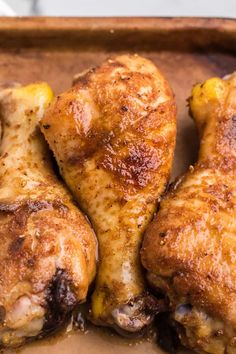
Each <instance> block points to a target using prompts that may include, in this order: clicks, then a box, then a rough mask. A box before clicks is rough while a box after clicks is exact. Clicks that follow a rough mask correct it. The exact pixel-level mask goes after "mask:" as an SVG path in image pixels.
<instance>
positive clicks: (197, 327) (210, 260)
mask: <svg viewBox="0 0 236 354" xmlns="http://www.w3.org/2000/svg"><path fill="white" fill-rule="evenodd" d="M189 103H190V112H191V114H192V116H193V118H194V120H195V122H196V124H197V127H198V129H199V133H200V137H201V146H200V152H199V159H198V162H197V163H196V164H195V166H192V167H191V168H190V169H189V171H188V172H187V173H186V174H185V175H184V176H183V177H182V178H181V179H180V180H179V181H178V183H177V184H176V185H174V186H173V188H171V189H170V191H169V193H168V194H167V195H166V196H165V198H164V200H163V201H162V202H161V204H160V211H159V213H158V215H157V217H156V218H155V220H154V221H153V222H152V223H151V225H150V226H149V227H148V230H147V232H146V234H145V237H144V243H143V247H142V252H141V254H142V263H143V265H144V267H145V268H146V269H147V270H148V279H149V282H150V283H151V284H152V286H154V287H155V288H157V289H159V290H161V291H163V292H165V293H167V294H168V296H169V299H170V307H171V310H172V312H173V315H172V318H173V321H174V323H175V324H177V325H178V326H177V328H178V331H179V335H180V339H181V341H182V343H183V344H185V345H187V346H189V347H190V348H193V349H195V350H196V352H197V353H212V354H223V353H227V354H232V353H236V119H235V116H236V74H233V75H232V76H230V77H227V78H225V79H224V80H223V79H219V78H213V79H210V80H207V81H206V82H205V83H203V84H202V85H196V86H195V87H194V88H193V91H192V96H191V97H190V100H189Z"/></svg>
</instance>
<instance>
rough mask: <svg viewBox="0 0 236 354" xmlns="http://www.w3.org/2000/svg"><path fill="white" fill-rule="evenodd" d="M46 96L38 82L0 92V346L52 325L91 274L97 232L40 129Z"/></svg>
mask: <svg viewBox="0 0 236 354" xmlns="http://www.w3.org/2000/svg"><path fill="white" fill-rule="evenodd" d="M50 97H51V90H50V88H49V87H48V86H47V85H46V84H44V83H41V84H34V85H29V86H26V87H22V88H17V89H8V90H6V91H3V92H1V93H0V103H1V123H2V128H3V135H2V141H1V145H0V149H1V156H0V240H1V247H0V263H1V271H0V307H1V309H3V310H4V316H2V317H3V318H2V321H1V323H0V346H1V345H3V346H4V345H5V346H11V345H12V346H14V345H19V344H22V343H23V342H24V340H25V339H27V337H35V336H38V335H40V336H42V335H43V334H44V333H45V332H46V333H48V332H49V331H50V330H55V329H56V328H57V327H58V325H59V324H61V323H62V322H63V320H65V317H66V314H67V313H68V312H70V311H71V309H72V307H73V306H75V304H78V303H80V302H81V301H84V300H85V299H86V295H87V291H88V286H89V284H90V283H91V281H92V280H93V278H94V275H95V267H96V240H95V235H94V233H93V231H92V229H91V227H90V225H89V224H88V222H87V220H86V219H85V217H84V216H83V215H82V214H81V212H80V211H79V210H78V208H77V207H76V206H75V204H74V202H73V200H72V197H71V195H70V194H69V193H68V191H67V190H66V189H65V187H64V186H63V185H62V183H61V182H59V180H58V179H57V177H56V176H55V173H54V171H53V168H52V163H51V159H50V155H49V152H48V148H47V146H46V143H45V141H44V139H43V136H42V135H41V132H40V130H39V129H38V122H39V119H40V118H41V115H42V114H43V111H44V110H45V106H46V105H47V102H48V101H49V100H50ZM55 283H56V285H55ZM52 284H54V287H56V288H57V293H56V292H55V291H54V292H52V287H53V285H52ZM63 284H64V285H63ZM62 287H64V290H63V291H64V292H63V296H64V299H62V295H61V292H62V289H61V288H62ZM58 293H59V295H58ZM73 299H74V300H73ZM72 300H73V301H72ZM63 301H64V302H63ZM66 304H67V305H68V306H67V305H66ZM72 305H73V306H72ZM56 306H57V313H56V311H54V312H53V313H52V308H55V307H56ZM59 320H60V321H59ZM58 321H59V322H60V323H58Z"/></svg>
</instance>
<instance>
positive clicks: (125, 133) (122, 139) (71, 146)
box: [41, 55, 176, 332]
mask: <svg viewBox="0 0 236 354" xmlns="http://www.w3.org/2000/svg"><path fill="white" fill-rule="evenodd" d="M175 110H176V108H175V103H174V99H173V94H172V91H171V90H170V88H169V86H168V83H167V81H166V80H165V79H164V77H163V76H162V74H161V73H160V71H159V70H158V69H157V68H156V67H155V66H154V65H153V64H152V63H151V62H150V61H148V60H146V59H144V58H142V57H140V56H137V55H133V56H132V55H130V56H129V55H123V56H120V57H117V58H115V59H114V60H113V59H109V60H107V61H106V62H104V63H103V64H102V65H101V66H100V67H98V68H96V69H92V70H90V71H87V72H86V73H83V74H81V75H78V76H77V78H76V82H75V86H74V87H73V88H71V89H70V90H68V91H67V92H65V93H63V94H61V95H60V96H58V97H57V98H56V100H55V101H54V103H53V104H52V105H51V106H50V108H49V110H48V111H47V113H46V115H45V116H44V118H43V120H42V122H41V129H42V132H43V133H44V135H45V137H46V139H47V141H48V143H49V145H50V147H51V149H52V150H53V152H54V154H55V157H56V159H57V162H58V165H59V166H60V170H61V174H62V176H63V177H64V179H65V181H66V183H67V185H68V186H69V187H70V189H71V190H72V191H73V193H74V196H75V197H76V199H77V200H78V202H79V204H80V206H81V207H82V208H83V210H84V211H85V212H86V213H87V215H88V216H89V218H90V219H91V221H92V224H93V226H94V228H95V231H96V233H97V236H98V240H99V251H100V263H99V270H98V275H97V280H96V289H95V292H94V294H93V297H92V310H91V311H92V312H91V317H92V319H93V321H94V322H96V323H99V324H103V325H111V326H117V327H118V328H121V329H123V330H126V331H130V332H135V331H139V330H140V329H142V328H143V327H145V326H146V325H147V324H148V323H150V321H151V320H152V313H151V312H150V309H152V310H153V306H154V305H155V304H154V302H153V298H152V297H150V296H148V295H147V294H146V292H145V284H144V279H143V274H142V270H141V265H140V259H139V250H140V243H141V240H142V234H143V231H144V230H145V228H146V225H147V224H148V222H149V221H150V219H151V218H152V215H153V213H154V211H155V209H156V204H157V201H158V198H159V197H160V195H161V193H162V192H163V190H164V189H165V186H166V184H167V180H168V177H169V173H170V168H171V164H172V157H173V151H174V146H175V134H176V122H175ZM155 306H156V305H155Z"/></svg>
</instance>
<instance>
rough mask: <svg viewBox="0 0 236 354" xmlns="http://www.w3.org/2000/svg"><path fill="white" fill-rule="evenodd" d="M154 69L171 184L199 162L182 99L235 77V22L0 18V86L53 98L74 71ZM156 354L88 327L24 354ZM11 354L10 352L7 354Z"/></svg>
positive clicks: (150, 343) (153, 347)
mask: <svg viewBox="0 0 236 354" xmlns="http://www.w3.org/2000/svg"><path fill="white" fill-rule="evenodd" d="M127 52H130V53H138V54H141V55H144V56H146V57H147V58H149V59H151V60H153V61H154V63H156V64H157V65H158V66H159V67H160V69H161V70H162V71H163V73H164V74H165V75H166V77H167V78H168V79H169V81H170V84H171V86H172V88H173V90H174V92H175V95H176V100H177V106H178V136H177V147H176V153H175V162H174V167H173V173H172V179H173V178H174V177H175V176H177V175H179V174H181V173H183V172H184V171H185V170H186V169H187V168H188V166H189V165H190V164H192V163H194V161H195V159H196V157H197V149H198V137H197V134H196V130H195V127H194V124H193V122H192V120H191V119H190V118H189V115H188V107H187V101H186V99H187V97H188V96H189V94H190V91H191V87H192V86H193V84H195V83H196V82H200V81H203V80H205V79H207V78H209V77H212V76H215V75H219V76H224V75H226V74H227V73H230V72H232V71H234V70H236V21H235V20H231V19H216V18H212V19H208V18H43V17H42V18H0V83H1V84H3V85H5V84H9V83H11V82H15V81H17V82H21V83H29V82H33V81H38V80H40V81H41V80H45V81H47V82H48V83H49V84H50V85H51V86H52V88H53V89H54V91H55V93H59V92H61V91H63V90H65V89H66V88H68V87H70V85H71V82H72V77H73V75H74V74H76V73H77V72H79V71H81V70H84V69H87V68H89V67H90V66H94V65H97V64H99V63H101V62H102V61H103V60H104V59H105V58H107V57H110V56H114V55H116V54H118V53H119V54H120V53H127ZM49 351H50V354H54V353H57V354H62V353H66V354H75V353H76V354H77V353H79V354H88V353H89V354H95V353H96V354H99V353H104V354H106V353H109V354H110V353H112V354H118V353H119V354H120V351H123V352H125V353H127V354H133V353H135V354H141V353H146V354H160V353H163V351H162V350H161V349H160V348H159V347H158V346H157V344H156V340H155V339H152V340H151V339H149V340H147V339H143V340H140V339H135V340H134V339H132V340H131V339H130V340H127V339H125V340H124V339H123V338H120V337H119V336H118V335H116V334H114V333H113V332H112V331H110V330H104V329H95V327H93V326H92V325H88V331H87V333H85V334H84V333H80V332H78V331H76V332H73V333H72V334H62V335H60V336H59V335H56V337H54V338H52V339H47V340H41V341H38V342H36V343H35V344H30V345H27V346H26V347H25V348H23V349H20V353H22V354H30V353H34V354H44V353H45V354H46V353H47V354H48V352H49ZM7 353H12V351H7Z"/></svg>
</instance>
